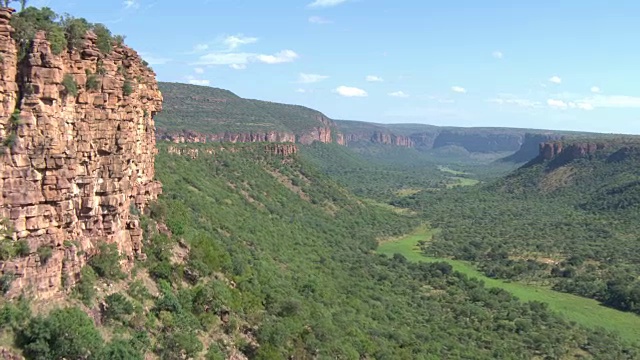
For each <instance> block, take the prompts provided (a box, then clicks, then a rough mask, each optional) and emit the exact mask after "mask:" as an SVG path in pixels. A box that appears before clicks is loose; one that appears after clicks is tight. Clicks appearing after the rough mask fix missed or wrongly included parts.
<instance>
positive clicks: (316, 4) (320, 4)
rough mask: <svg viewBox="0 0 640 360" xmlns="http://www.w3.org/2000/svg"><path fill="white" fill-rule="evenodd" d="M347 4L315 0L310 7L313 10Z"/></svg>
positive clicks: (328, 0) (343, 0) (341, 1)
mask: <svg viewBox="0 0 640 360" xmlns="http://www.w3.org/2000/svg"><path fill="white" fill-rule="evenodd" d="M345 2H347V0H315V1H314V2H312V3H310V4H309V5H308V6H309V7H311V8H322V7H331V6H336V5H340V4H342V3H345Z"/></svg>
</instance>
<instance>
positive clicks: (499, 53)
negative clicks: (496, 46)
mask: <svg viewBox="0 0 640 360" xmlns="http://www.w3.org/2000/svg"><path fill="white" fill-rule="evenodd" d="M491 56H493V57H494V58H496V59H502V58H503V57H504V54H503V53H502V51H494V52H492V53H491Z"/></svg>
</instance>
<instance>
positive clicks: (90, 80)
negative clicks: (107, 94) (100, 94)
mask: <svg viewBox="0 0 640 360" xmlns="http://www.w3.org/2000/svg"><path fill="white" fill-rule="evenodd" d="M99 88H100V80H98V76H96V74H92V73H91V71H89V70H88V69H87V89H89V90H98V89H99Z"/></svg>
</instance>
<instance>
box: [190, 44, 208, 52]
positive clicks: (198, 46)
mask: <svg viewBox="0 0 640 360" xmlns="http://www.w3.org/2000/svg"><path fill="white" fill-rule="evenodd" d="M208 48H209V45H207V44H196V45H195V46H194V47H193V51H196V52H200V51H205V50H207V49H208Z"/></svg>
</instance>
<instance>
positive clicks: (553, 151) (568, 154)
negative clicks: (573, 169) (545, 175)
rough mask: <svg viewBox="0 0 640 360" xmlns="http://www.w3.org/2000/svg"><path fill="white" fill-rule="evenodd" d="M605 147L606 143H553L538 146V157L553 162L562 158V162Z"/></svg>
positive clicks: (593, 152)
mask: <svg viewBox="0 0 640 360" xmlns="http://www.w3.org/2000/svg"><path fill="white" fill-rule="evenodd" d="M606 147H607V143H604V142H602V143H596V142H584V143H569V144H567V143H565V142H563V141H553V142H546V143H541V144H540V157H541V158H542V159H544V160H553V159H557V158H560V157H562V158H563V159H564V160H568V161H571V160H575V159H578V158H581V157H585V156H587V155H591V154H595V153H596V151H598V150H602V149H604V148H606Z"/></svg>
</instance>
